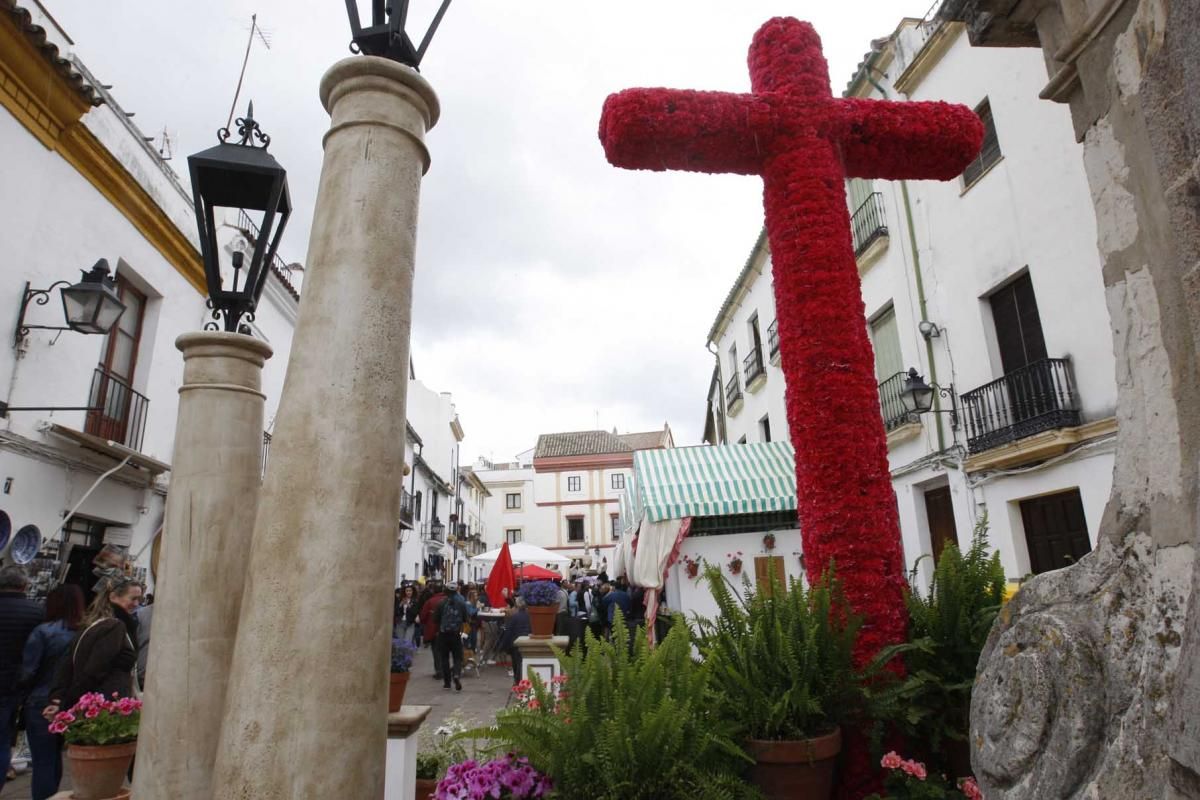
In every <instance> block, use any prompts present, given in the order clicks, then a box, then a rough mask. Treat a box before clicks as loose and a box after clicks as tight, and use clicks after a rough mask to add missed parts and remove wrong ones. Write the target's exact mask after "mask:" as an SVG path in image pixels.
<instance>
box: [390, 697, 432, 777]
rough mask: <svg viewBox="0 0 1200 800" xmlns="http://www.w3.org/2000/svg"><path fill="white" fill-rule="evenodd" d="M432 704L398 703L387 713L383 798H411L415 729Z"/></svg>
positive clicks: (414, 763)
mask: <svg viewBox="0 0 1200 800" xmlns="http://www.w3.org/2000/svg"><path fill="white" fill-rule="evenodd" d="M432 710H433V706H400V710H399V711H397V712H395V713H393V714H388V720H387V738H388V741H387V775H386V777H385V780H384V788H383V798H384V800H413V798H414V797H415V796H416V788H417V750H418V744H417V731H418V730H420V729H421V725H422V724H423V723H424V722H425V718H426V717H428V716H429V712H430V711H432Z"/></svg>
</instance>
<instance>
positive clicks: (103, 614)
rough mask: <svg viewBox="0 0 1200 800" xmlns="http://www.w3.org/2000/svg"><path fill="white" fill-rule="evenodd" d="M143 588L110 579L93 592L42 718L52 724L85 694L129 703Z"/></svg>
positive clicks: (62, 663)
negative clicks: (64, 710) (138, 609)
mask: <svg viewBox="0 0 1200 800" xmlns="http://www.w3.org/2000/svg"><path fill="white" fill-rule="evenodd" d="M141 599H142V585H141V584H140V583H138V582H137V581H135V580H133V579H132V578H124V577H121V578H113V579H110V580H108V581H107V582H106V586H104V587H101V590H100V591H98V592H96V598H95V599H94V600H93V601H92V605H91V607H90V608H89V609H88V614H87V616H86V617H85V618H84V620H83V625H82V626H81V627H80V631H79V634H78V635H77V636H76V637H75V641H73V642H72V643H71V647H70V649H69V650H68V651H67V652H66V653H65V654H64V655H63V659H62V661H61V662H60V663H59V666H58V674H57V675H56V676H55V680H54V682H53V684H52V686H53V688H52V689H51V690H50V704H49V705H47V706H46V708H45V709H44V710H43V711H42V716H44V717H46V718H47V719H53V718H54V715H55V714H57V713H58V712H59V710H60V709H67V708H70V707H71V706H73V705H75V703H76V702H78V701H79V698H80V697H82V696H83V695H85V694H87V693H89V692H99V693H101V694H103V695H104V696H105V697H112V696H113V693H116V695H117V696H118V697H130V696H132V695H133V689H134V674H133V671H134V668H135V667H136V666H137V645H136V644H134V642H136V641H137V624H138V623H137V619H136V618H135V617H134V616H133V612H134V611H135V610H136V609H137V607H138V604H139V603H140V602H141Z"/></svg>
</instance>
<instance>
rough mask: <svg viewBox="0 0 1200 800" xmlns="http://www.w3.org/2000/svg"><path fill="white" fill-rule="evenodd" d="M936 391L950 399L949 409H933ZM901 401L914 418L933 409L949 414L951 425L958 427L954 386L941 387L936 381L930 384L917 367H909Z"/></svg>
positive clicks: (937, 412) (901, 392) (938, 412)
mask: <svg viewBox="0 0 1200 800" xmlns="http://www.w3.org/2000/svg"><path fill="white" fill-rule="evenodd" d="M935 393H936V394H937V396H938V397H943V398H947V399H949V400H950V408H949V409H940V408H939V409H937V410H936V411H934V410H933V397H934V394H935ZM900 402H901V403H902V404H903V405H904V410H905V411H907V412H908V413H909V415H910V416H912V417H914V418H916V417H917V416H919V415H921V414H928V413H930V412H931V411H932V412H933V413H935V414H949V415H950V425H951V427H953V428H957V427H958V404H957V402H956V401H955V398H954V387H953V386H951V387H941V386H938V385H937V384H936V383H935V384H933V385H932V386H930V385H929V384H928V383H926V382H925V378H923V377H922V376H920V375H918V374H917V370H916V368H915V367H910V368H909V370H908V377H907V378H905V379H904V388H903V389H901V390H900Z"/></svg>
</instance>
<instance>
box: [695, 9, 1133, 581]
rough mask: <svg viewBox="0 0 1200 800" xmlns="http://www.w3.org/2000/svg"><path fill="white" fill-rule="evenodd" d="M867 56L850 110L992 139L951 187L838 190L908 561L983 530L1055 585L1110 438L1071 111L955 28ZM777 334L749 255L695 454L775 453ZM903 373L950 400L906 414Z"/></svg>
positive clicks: (1102, 344)
mask: <svg viewBox="0 0 1200 800" xmlns="http://www.w3.org/2000/svg"><path fill="white" fill-rule="evenodd" d="M876 44H877V45H878V48H877V49H876V50H874V51H873V52H872V53H870V54H869V55H868V57H867V59H866V60H865V61H864V62H863V64H862V65H861V66H860V68H859V70H858V72H857V73H856V74H855V76H854V77H853V80H852V81H851V83H850V86H849V88H848V89H847V95H853V96H861V97H873V98H884V97H886V98H887V99H891V100H945V101H949V102H955V103H962V104H965V105H968V106H970V107H972V108H974V109H976V111H977V113H979V115H980V117H981V119H983V120H984V123H985V128H986V130H987V135H986V138H985V142H984V146H983V152H982V153H981V155H980V157H979V158H978V159H977V160H976V161H975V162H974V163H973V164H972V165H971V166H970V167H968V169H967V171H966V172H965V173H964V177H962V178H960V179H957V180H954V181H949V182H934V181H915V182H890V181H874V182H868V181H859V180H853V181H850V182H849V184H848V186H847V195H848V203H849V206H850V211H851V214H852V225H851V227H852V232H853V236H854V245H855V251H856V255H857V259H858V269H859V273H860V275H861V279H862V294H863V303H864V306H865V311H866V315H867V320H868V326H869V334H870V338H871V341H872V344H873V347H874V353H875V368H876V375H877V378H878V380H879V383H880V404H881V410H882V415H883V418H884V424H885V426H886V428H887V429H888V448H889V461H890V466H891V470H892V476H893V487H894V488H895V491H896V500H897V505H898V508H899V512H900V521H901V529H902V533H903V541H904V551H905V554H906V558H907V561H908V563H909V565H910V566H911V565H913V564H914V563H916V562H917V561H918V559H920V557H921V556H922V555H925V554H935V553H939V552H940V550H941V547H942V546H944V544H945V543H946V542H947V541H952V540H953V541H957V542H958V543H959V544H960V545H962V546H966V545H967V544H968V543H969V542H970V538H971V532H972V529H973V527H974V526H975V525H976V524H977V523H978V522H980V521H981V520H982V519H984V517H985V515H986V518H987V521H988V527H989V531H990V534H989V535H990V541H991V544H992V546H993V547H995V548H997V549H998V550H999V551H1000V554H1001V558H1002V560H1003V563H1004V567H1005V571H1006V573H1007V574H1008V575H1009V576H1011V577H1013V578H1020V577H1023V576H1025V575H1028V574H1030V573H1040V572H1044V571H1047V570H1050V569H1057V568H1059V567H1062V566H1066V565H1067V564H1069V563H1071V561H1073V560H1074V559H1077V558H1078V557H1080V556H1081V555H1083V554H1084V553H1086V552H1088V551H1089V550H1090V549H1091V547H1092V545H1093V544H1094V543H1095V541H1096V533H1097V530H1098V528H1099V524H1100V518H1101V515H1102V513H1103V510H1104V505H1105V503H1106V501H1107V499H1108V496H1109V491H1110V488H1111V484H1112V468H1113V450H1114V445H1115V432H1116V420H1115V418H1114V411H1115V407H1116V381H1115V375H1114V369H1115V366H1114V363H1115V362H1114V358H1113V354H1112V350H1111V344H1110V340H1109V338H1108V337H1106V336H1104V335H1101V334H1103V332H1104V331H1106V330H1107V329H1108V311H1107V307H1106V304H1105V296H1104V291H1103V282H1102V280H1101V276H1100V259H1099V255H1098V251H1097V247H1096V223H1095V217H1094V212H1093V207H1092V203H1091V199H1090V194H1089V191H1088V186H1087V183H1086V177H1085V173H1084V169H1083V161H1082V150H1081V148H1079V146H1078V145H1077V144H1076V142H1075V139H1074V135H1073V131H1072V126H1071V120H1070V116H1069V113H1068V110H1067V109H1065V108H1063V107H1062V106H1058V105H1055V104H1053V103H1045V102H1040V101H1038V100H1036V97H1037V92H1038V90H1040V87H1041V86H1042V85H1044V83H1045V80H1046V72H1045V65H1044V63H1043V61H1042V58H1041V56H1040V54H1038V53H1036V52H1032V51H1023V50H1019V49H1003V48H995V49H984V48H972V47H971V46H970V45H969V43H968V41H967V36H966V33H965V31H964V30H963V28H962V26H961V25H959V24H957V23H941V22H938V21H936V20H935V19H930V20H912V19H909V20H904V21H903V22H902V23H901V24H900V26H899V27H898V28H897V30H896V32H895V33H894V34H893V35H892V36H891V37H889V38H888V39H886V40H883V41H882V42H877V43H876ZM846 313H852V314H858V313H860V310H859V309H846ZM774 323H775V306H774V294H773V289H772V281H771V270H770V255H769V252H768V248H767V245H766V243H765V241H764V240H763V238H761V237H760V239H759V241H758V242H757V243H756V245H755V247H754V248H753V250H752V252H751V254H750V257H749V259H748V261H747V263H746V265H745V266H744V268H743V270H742V272H741V274H740V275H739V277H738V280H737V282H736V283H735V285H734V287H733V289H732V290H731V291H730V293H729V295H728V297H727V299H726V301H725V303H724V304H723V306H722V308H721V311H720V313H719V314H718V317H717V320H716V322H715V323H714V325H713V328H712V330H711V332H710V336H709V340H710V342H709V344H710V349H711V350H715V352H716V362H717V363H716V366H715V372H714V378H713V381H712V383H711V384H710V388H709V392H708V397H707V402H706V421H705V422H706V425H705V438H706V440H707V441H710V442H728V443H736V442H739V441H751V442H753V441H763V440H766V439H768V438H771V439H775V438H783V437H786V436H787V435H788V422H787V419H786V415H785V411H784V390H785V387H784V380H783V373H782V371H781V370H780V368H779V348H778V340H777V338H776V336H775V324H774ZM910 368H911V369H915V370H916V373H917V374H918V375H919V376H920V377H921V378H922V379H923V380H924V381H926V382H928V383H929V384H933V385H934V386H935V387H936V388H937V389H939V390H944V391H936V392H935V394H934V399H935V405H934V408H933V409H932V411H931V413H925V414H921V415H911V414H909V413H907V412H906V411H905V408H904V406H903V404H902V400H901V392H902V390H903V389H904V388H905V385H906V380H907V375H906V373H907V372H908V370H909V369H910ZM935 412H936V413H935ZM847 446H854V445H853V443H852V442H847ZM797 458H803V454H802V453H798V454H797ZM929 561H930V559H925V560H923V561H921V568H920V572H921V575H922V577H924V578H927V577H928V575H929V572H930V569H929V567H930V565H929Z"/></svg>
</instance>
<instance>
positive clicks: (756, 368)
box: [742, 350, 763, 386]
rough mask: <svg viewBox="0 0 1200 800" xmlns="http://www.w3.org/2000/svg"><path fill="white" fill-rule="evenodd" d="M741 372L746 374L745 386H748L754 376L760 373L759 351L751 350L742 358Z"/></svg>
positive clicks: (760, 360) (761, 363) (760, 359)
mask: <svg viewBox="0 0 1200 800" xmlns="http://www.w3.org/2000/svg"><path fill="white" fill-rule="evenodd" d="M742 373H743V374H744V375H745V376H746V385H747V386H749V385H750V384H751V383H753V382H754V380H755V379H756V378H758V377H759V376H760V375H762V374H763V361H762V353H760V352H759V351H758V350H751V351H750V355H748V356H746V357H745V358H743V359H742Z"/></svg>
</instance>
